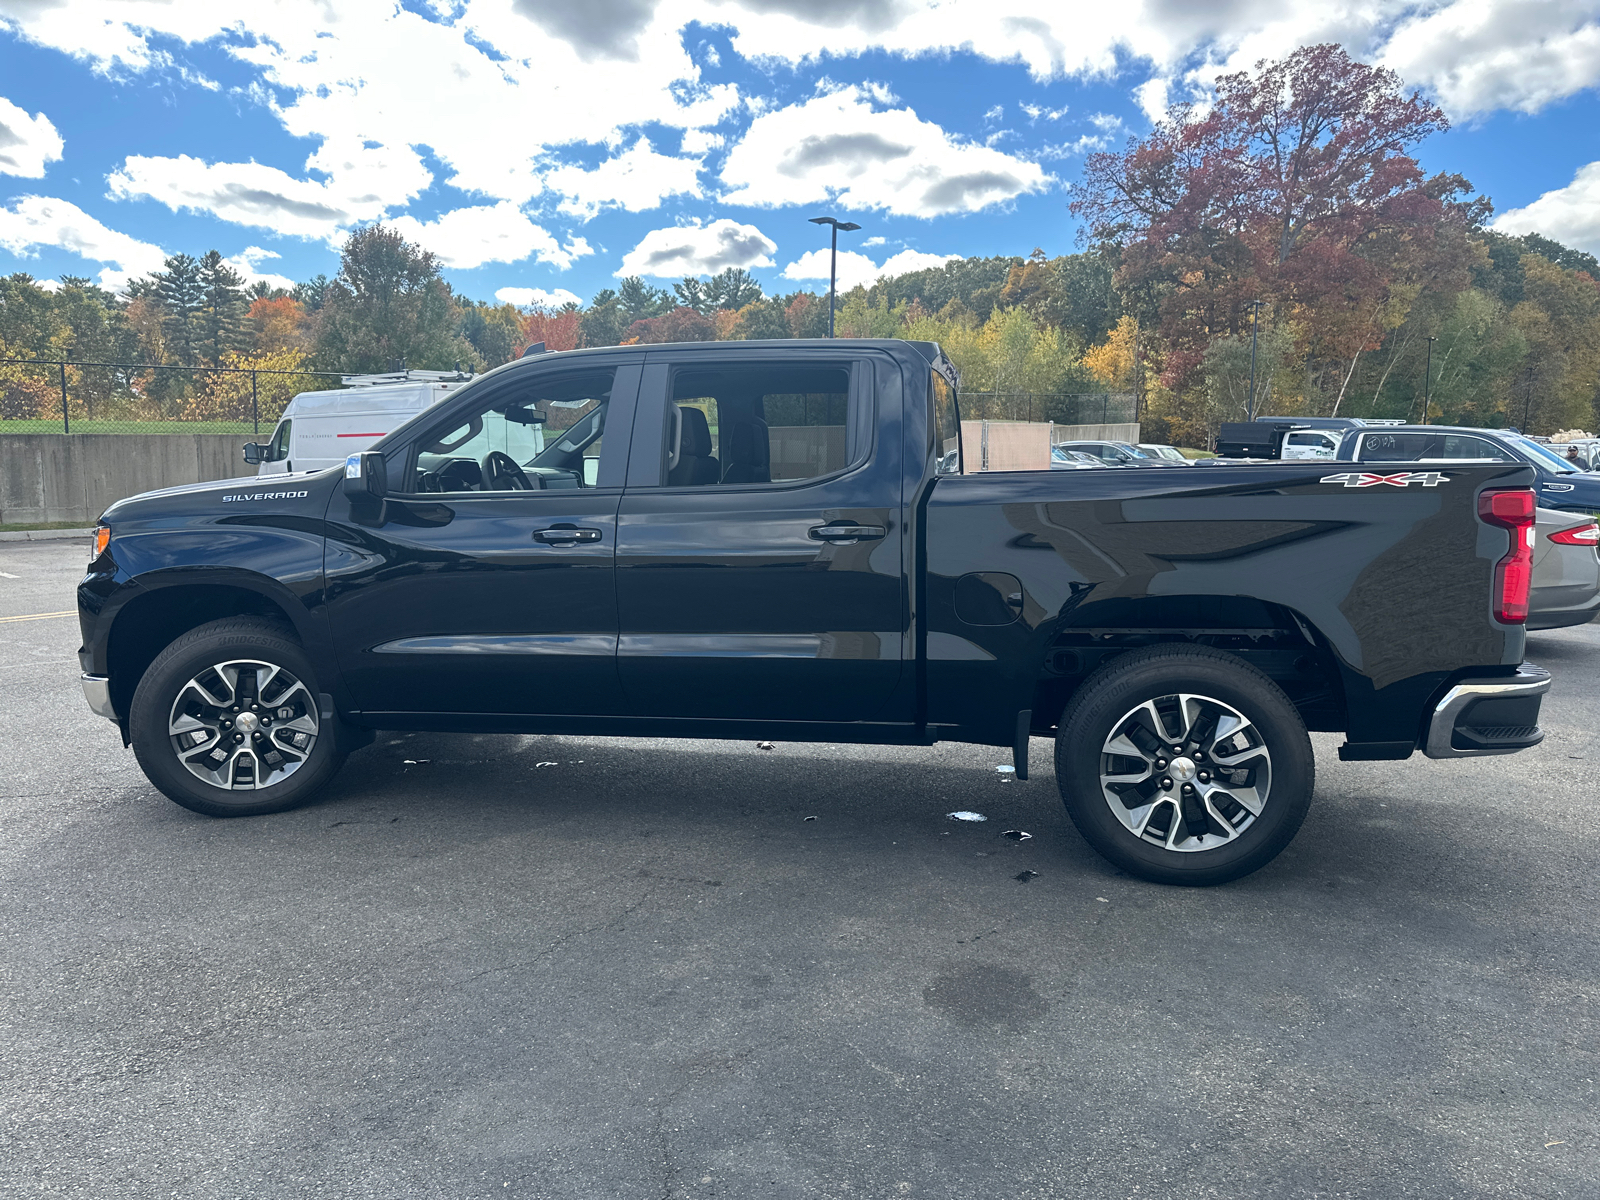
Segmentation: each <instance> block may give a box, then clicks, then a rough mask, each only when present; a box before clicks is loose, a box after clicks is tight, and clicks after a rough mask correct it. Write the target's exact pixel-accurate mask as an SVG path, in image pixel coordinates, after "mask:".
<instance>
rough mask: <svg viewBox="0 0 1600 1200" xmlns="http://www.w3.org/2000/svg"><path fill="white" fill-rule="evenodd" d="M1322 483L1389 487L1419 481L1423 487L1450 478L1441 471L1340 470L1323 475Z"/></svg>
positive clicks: (1437, 483) (1402, 485)
mask: <svg viewBox="0 0 1600 1200" xmlns="http://www.w3.org/2000/svg"><path fill="white" fill-rule="evenodd" d="M1320 482H1322V483H1342V484H1344V486H1345V487H1347V488H1351V487H1355V488H1363V487H1375V486H1376V485H1378V484H1380V483H1387V484H1388V485H1389V486H1390V487H1410V486H1411V485H1412V484H1413V483H1420V484H1421V485H1422V486H1423V487H1438V486H1439V485H1440V484H1441V483H1449V482H1450V480H1449V479H1448V477H1446V475H1445V474H1444V472H1443V471H1400V472H1399V473H1397V474H1394V475H1379V474H1378V473H1377V472H1376V471H1341V472H1340V473H1339V474H1337V475H1324V476H1323V477H1322V479H1321V481H1320Z"/></svg>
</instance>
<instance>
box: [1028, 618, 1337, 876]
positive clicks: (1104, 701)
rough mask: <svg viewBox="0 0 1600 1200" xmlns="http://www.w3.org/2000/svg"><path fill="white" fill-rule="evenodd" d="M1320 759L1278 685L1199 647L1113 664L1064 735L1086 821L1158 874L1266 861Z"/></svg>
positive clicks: (1298, 815)
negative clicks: (1314, 755)
mask: <svg viewBox="0 0 1600 1200" xmlns="http://www.w3.org/2000/svg"><path fill="white" fill-rule="evenodd" d="M1315 772H1316V768H1315V760H1314V757H1313V755H1312V751H1311V739H1310V738H1309V737H1307V736H1306V728H1305V723H1304V722H1303V721H1301V719H1300V714H1299V712H1297V711H1296V709H1295V707H1294V705H1293V704H1291V703H1290V701H1289V698H1288V697H1287V696H1285V695H1284V694H1283V691H1282V689H1280V688H1279V687H1278V685H1277V684H1275V683H1273V682H1272V680H1270V679H1268V678H1267V677H1266V676H1265V675H1263V674H1262V673H1261V672H1260V671H1258V670H1256V669H1255V668H1254V667H1252V666H1250V665H1249V664H1248V663H1246V662H1244V661H1243V660H1242V659H1240V658H1237V657H1235V656H1234V655H1231V654H1226V653H1223V652H1222V651H1220V650H1211V649H1209V648H1206V647H1203V646H1151V647H1148V648H1146V649H1142V650H1134V651H1131V652H1129V653H1128V654H1124V655H1122V656H1120V657H1118V658H1116V659H1114V660H1112V661H1111V662H1109V663H1107V664H1106V665H1105V666H1104V667H1102V668H1101V669H1100V670H1099V671H1097V672H1096V673H1095V674H1094V675H1093V676H1091V677H1090V678H1089V679H1088V680H1087V681H1085V683H1084V685H1083V687H1082V688H1080V689H1079V691H1078V693H1077V694H1076V695H1075V696H1074V697H1073V698H1072V701H1071V702H1070V703H1069V704H1068V705H1067V710H1066V712H1065V713H1063V714H1062V717H1061V723H1060V727H1059V730H1058V732H1057V735H1056V779H1057V782H1058V784H1059V786H1060V788H1061V799H1062V801H1063V803H1064V804H1065V805H1066V808H1067V813H1068V815H1069V816H1071V818H1072V822H1073V824H1074V825H1076V826H1077V827H1078V832H1080V833H1081V834H1083V836H1084V839H1085V840H1086V841H1088V843H1089V844H1090V845H1091V846H1093V847H1094V848H1095V849H1096V850H1098V851H1099V852H1100V853H1101V854H1102V855H1104V856H1105V857H1106V858H1107V859H1109V860H1110V861H1111V862H1113V863H1115V864H1116V865H1117V866H1119V867H1121V868H1122V869H1123V870H1125V871H1127V872H1129V873H1130V874H1132V875H1137V876H1139V877H1140V878H1141V879H1148V880H1151V881H1153V882H1156V883H1176V884H1187V885H1191V886H1201V885H1209V884H1217V883H1227V882H1228V881H1229V880H1233V879H1238V878H1239V877H1240V876H1242V875H1248V874H1249V873H1250V872H1252V871H1255V870H1258V869H1259V868H1261V867H1263V866H1265V865H1266V864H1267V863H1269V862H1271V861H1272V860H1273V859H1274V858H1276V857H1277V856H1278V854H1279V852H1281V851H1282V850H1283V848H1284V847H1285V846H1287V845H1288V844H1289V842H1290V840H1291V839H1292V838H1293V837H1294V835H1295V833H1296V832H1297V831H1298V830H1299V828H1300V823H1301V821H1303V820H1304V819H1305V815H1306V809H1307V808H1308V807H1309V806H1310V804H1311V792H1312V787H1313V784H1314V782H1315Z"/></svg>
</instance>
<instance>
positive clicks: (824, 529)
mask: <svg viewBox="0 0 1600 1200" xmlns="http://www.w3.org/2000/svg"><path fill="white" fill-rule="evenodd" d="M887 532H888V530H886V529H885V528H884V527H883V526H882V525H845V524H834V525H813V526H812V527H811V528H810V529H809V530H807V531H806V536H808V537H809V538H811V540H812V541H814V542H839V543H842V544H845V545H849V544H850V543H851V542H859V541H865V540H871V539H875V538H881V537H882V536H883V535H884V534H885V533H887Z"/></svg>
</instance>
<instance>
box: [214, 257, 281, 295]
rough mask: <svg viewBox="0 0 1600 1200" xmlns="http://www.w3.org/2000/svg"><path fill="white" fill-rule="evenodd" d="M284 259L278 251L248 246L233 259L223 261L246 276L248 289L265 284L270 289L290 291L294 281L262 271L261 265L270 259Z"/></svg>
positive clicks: (245, 280)
mask: <svg viewBox="0 0 1600 1200" xmlns="http://www.w3.org/2000/svg"><path fill="white" fill-rule="evenodd" d="M282 257H283V255H281V254H279V253H278V252H277V251H276V250H263V249H262V248H261V247H260V246H246V247H245V248H244V249H243V250H241V251H239V253H237V254H235V255H234V256H233V257H232V258H225V259H223V260H222V261H223V262H225V263H227V264H228V265H229V266H230V267H232V268H233V269H234V270H235V271H237V272H239V274H240V275H242V276H244V282H245V286H246V287H249V286H250V285H251V284H253V283H264V284H266V285H267V286H268V287H275V288H283V289H284V290H285V291H288V290H289V289H291V288H293V287H294V280H292V279H290V278H289V277H288V276H287V275H274V274H273V273H272V272H271V271H263V270H261V269H260V264H261V263H264V262H266V261H267V260H268V259H272V258H282Z"/></svg>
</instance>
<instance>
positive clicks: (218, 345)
mask: <svg viewBox="0 0 1600 1200" xmlns="http://www.w3.org/2000/svg"><path fill="white" fill-rule="evenodd" d="M200 289H201V296H202V298H201V311H200V314H199V323H200V331H201V346H202V348H203V350H204V351H205V353H206V355H207V357H209V358H210V360H211V363H212V365H213V366H220V365H221V364H222V356H223V355H224V354H227V353H228V352H229V351H231V350H243V349H244V348H245V346H246V345H247V344H248V342H249V338H248V337H247V335H246V333H245V328H244V314H245V310H246V308H247V307H248V305H247V304H246V303H245V298H244V277H243V276H242V275H240V274H239V272H237V271H235V270H234V269H233V268H232V267H230V266H229V265H228V264H227V263H225V262H224V261H223V260H222V255H220V254H218V253H217V252H216V251H215V250H208V251H206V254H205V257H204V258H202V259H201V260H200Z"/></svg>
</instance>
